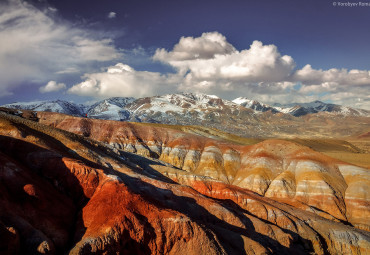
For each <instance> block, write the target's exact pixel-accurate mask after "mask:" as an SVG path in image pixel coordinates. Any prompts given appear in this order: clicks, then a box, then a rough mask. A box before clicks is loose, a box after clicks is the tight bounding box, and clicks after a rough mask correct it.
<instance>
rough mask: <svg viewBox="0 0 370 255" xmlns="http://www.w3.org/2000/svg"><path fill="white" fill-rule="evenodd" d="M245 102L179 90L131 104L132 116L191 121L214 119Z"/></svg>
mask: <svg viewBox="0 0 370 255" xmlns="http://www.w3.org/2000/svg"><path fill="white" fill-rule="evenodd" d="M240 108H242V107H241V106H239V105H237V104H235V103H233V102H231V101H228V100H224V99H221V98H219V97H217V96H213V95H205V94H195V93H179V94H168V95H163V96H155V97H145V98H140V99H137V100H136V101H134V102H133V103H132V104H129V105H127V109H128V110H129V111H130V112H131V120H133V121H147V122H165V123H177V122H178V121H180V119H181V120H182V121H181V122H182V123H183V122H184V123H185V122H186V121H189V123H192V122H194V120H195V119H199V120H206V119H212V118H215V117H217V116H220V115H222V114H225V113H230V114H232V113H233V112H234V111H238V110H240Z"/></svg>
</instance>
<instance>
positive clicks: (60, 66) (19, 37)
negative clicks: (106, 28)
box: [0, 0, 121, 96]
mask: <svg viewBox="0 0 370 255" xmlns="http://www.w3.org/2000/svg"><path fill="white" fill-rule="evenodd" d="M56 12H57V10H56V9H54V8H45V9H43V10H41V9H37V8H36V7H34V6H33V5H31V4H29V3H27V2H25V1H21V0H6V1H2V2H1V3H0V45H1V47H0V96H4V95H7V94H10V93H11V90H10V88H11V87H14V86H18V85H19V84H22V83H24V82H32V81H37V82H43V81H45V80H51V79H53V78H55V77H54V76H55V74H61V73H63V72H64V71H68V70H69V71H70V70H72V69H68V68H71V67H72V66H73V68H74V69H80V70H83V68H84V66H86V63H88V62H91V61H101V62H104V61H111V60H114V59H117V58H119V57H120V56H121V54H120V53H119V52H118V51H117V50H116V49H115V47H114V45H113V42H112V40H110V39H104V38H100V37H99V36H98V35H97V33H96V32H93V31H88V30H85V29H82V28H76V27H74V26H73V25H72V24H69V23H67V22H63V21H56V19H55V15H56Z"/></svg>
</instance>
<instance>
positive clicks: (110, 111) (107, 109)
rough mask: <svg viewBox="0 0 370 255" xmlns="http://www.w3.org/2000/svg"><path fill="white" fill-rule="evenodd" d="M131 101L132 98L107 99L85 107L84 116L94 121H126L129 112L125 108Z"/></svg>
mask: <svg viewBox="0 0 370 255" xmlns="http://www.w3.org/2000/svg"><path fill="white" fill-rule="evenodd" d="M133 101H135V98H133V97H112V98H108V99H105V100H102V101H99V102H97V103H95V104H93V105H91V106H89V107H87V109H86V114H87V116H88V117H90V118H95V119H109V120H127V119H129V117H130V112H129V111H128V110H126V109H125V107H126V105H127V104H130V103H132V102H133Z"/></svg>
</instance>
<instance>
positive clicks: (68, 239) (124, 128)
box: [0, 113, 370, 254]
mask: <svg viewBox="0 0 370 255" xmlns="http://www.w3.org/2000/svg"><path fill="white" fill-rule="evenodd" d="M39 118H40V122H41V123H46V122H47V121H49V123H47V124H48V125H50V126H46V125H43V124H40V123H35V122H32V121H28V120H25V119H22V118H20V117H15V116H9V115H6V114H3V113H0V160H1V164H0V183H1V185H0V209H1V210H0V233H1V236H2V238H1V240H0V248H1V251H6V252H8V253H10V252H20V253H22V254H36V253H41V254H54V253H68V252H69V253H70V254H90V253H99V254H102V253H105V254H112V253H119V254H183V253H184V251H186V253H188V254H272V253H276V254H310V253H314V254H328V253H329V254H337V253H342V254H366V253H368V252H369V249H370V235H369V232H367V231H363V230H359V229H356V228H354V227H351V226H349V225H348V224H343V222H347V221H345V220H341V221H340V220H339V216H338V219H337V217H335V216H333V215H332V214H330V212H325V211H324V210H322V211H320V209H319V208H317V209H314V208H313V207H312V206H309V205H308V204H306V203H304V202H301V201H300V200H298V199H296V198H293V199H291V197H290V194H293V193H292V192H293V191H294V192H295V193H297V189H298V187H299V183H300V182H299V181H298V182H297V180H308V179H307V178H306V177H305V176H306V175H305V171H306V170H305V169H306V167H307V165H305V164H303V163H302V164H303V165H301V166H298V167H297V165H299V164H298V163H297V164H296V163H289V164H287V163H286V162H285V161H284V160H283V161H281V159H280V158H284V157H285V156H286V157H287V158H289V157H288V156H289V155H290V154H289V153H291V154H292V155H293V154H294V153H297V151H298V152H301V153H300V154H299V153H298V154H297V155H296V156H295V157H293V156H292V159H291V161H292V162H296V161H297V162H301V161H302V162H306V161H308V160H309V155H308V154H309V152H310V151H307V149H306V148H303V147H302V146H297V145H291V144H290V143H283V144H281V142H280V141H271V142H265V143H262V144H259V145H258V146H252V147H242V146H235V145H232V144H225V143H221V142H219V141H213V140H210V139H205V138H201V137H198V136H192V135H190V136H189V135H188V134H185V133H182V132H178V131H175V130H163V129H160V128H151V127H145V126H136V125H132V124H129V123H119V122H105V121H97V120H94V121H91V120H88V119H79V118H71V117H67V116H62V115H48V118H46V115H40V116H39ZM44 118H46V119H44ZM63 118H64V119H63ZM51 126H56V127H59V128H64V129H66V130H71V131H73V132H75V133H78V134H80V135H76V134H73V133H69V132H67V131H63V130H61V129H56V128H54V127H51ZM99 130H100V131H99ZM84 136H88V137H84ZM149 137H152V138H153V139H148V138H149ZM91 138H93V139H96V140H99V141H96V140H93V139H91ZM107 144H108V145H107ZM288 145H289V146H288ZM120 148H121V149H126V151H123V150H121V149H120ZM200 149H201V150H200ZM283 149H284V150H283ZM128 151H134V152H136V153H138V154H142V155H146V156H148V157H143V156H140V155H138V154H132V153H130V152H128ZM266 151H269V153H267V152H266ZM310 153H311V152H310ZM203 154H205V155H203ZM247 156H249V157H251V160H254V161H255V162H257V163H259V164H260V165H259V166H258V168H259V169H262V170H263V171H262V172H263V174H261V176H267V177H268V176H271V181H267V179H266V182H267V183H268V182H270V183H268V187H267V189H266V188H262V189H261V191H263V190H264V193H263V192H262V193H263V194H264V195H265V196H263V195H262V194H258V193H256V192H254V191H252V190H250V189H248V188H245V187H244V186H243V187H242V185H240V186H239V187H238V186H235V185H232V184H231V183H234V182H235V183H236V182H238V181H239V179H238V178H239V177H238V176H242V175H241V174H240V175H238V173H239V171H240V169H242V168H243V166H245V164H246V163H248V162H249V163H250V162H251V161H248V160H247V158H246V157H247ZM319 156H320V155H319V154H318V155H317V156H315V157H316V161H315V162H318V163H317V164H318V165H320V166H321V165H323V168H322V169H324V170H325V171H332V172H330V173H331V174H333V173H335V174H338V175H339V174H342V173H341V172H344V171H345V168H343V166H348V165H345V164H343V163H341V168H340V169H339V167H338V169H337V168H335V167H334V165H335V164H337V163H336V162H332V161H330V160H329V159H327V158H326V157H323V156H322V157H323V158H320V157H319ZM261 158H264V160H262V161H261V160H260V159H261ZM159 159H161V160H159ZM237 159H239V161H238V160H237ZM164 160H167V161H171V164H169V163H165V162H164ZM310 160H311V159H310ZM225 162H228V163H227V164H225ZM260 162H262V163H260ZM272 164H275V165H276V166H281V167H280V168H276V169H272V170H271V169H270V170H269V168H268V167H271V166H275V165H272ZM279 164H280V165H279ZM293 164H295V165H294V167H293ZM338 164H339V163H338ZM173 165H176V167H174V166H173ZM293 168H294V169H295V172H293V170H292V169H293ZM238 169H239V170H238ZM288 169H290V170H291V172H292V174H288V173H286V171H288ZM296 169H299V170H296ZM320 169H321V168H320ZM322 169H321V170H322ZM324 170H322V172H324V173H325V171H324ZM337 170H338V172H336V171H337ZM251 172H252V174H254V175H255V176H258V171H257V168H256V169H253V171H251ZM262 172H261V173H262ZM248 176H249V175H248ZM276 176H280V180H288V179H289V180H290V183H287V184H286V185H285V186H284V185H283V186H284V187H286V192H285V193H284V192H280V191H278V190H276V188H275V192H277V193H279V194H283V195H279V196H280V197H278V196H276V197H278V198H275V196H273V198H268V197H266V193H267V192H270V193H271V194H274V192H273V191H269V189H270V187H271V185H272V182H273V181H274V180H275V179H277V177H276ZM341 176H342V177H343V174H342V175H341ZM272 178H273V179H272ZM333 178H334V177H333ZM335 178H336V177H335ZM347 178H348V176H347V177H343V182H344V183H346V185H348V186H350V185H349V181H347ZM258 180H259V179H258V178H257V177H255V178H254V181H253V182H252V183H253V184H254V185H257V183H259V182H258ZM325 181H326V182H327V183H329V184H330V185H333V187H332V188H333V190H338V192H342V190H341V189H342V188H343V190H344V191H345V195H346V192H347V190H348V188H347V189H346V187H342V186H341V185H342V184H341V183H339V184H338V183H335V182H334V181H333V180H331V179H330V176H329V174H328V177H327V179H325ZM282 182H283V181H282ZM355 182H357V181H356V180H355ZM293 183H295V186H294V185H293ZM297 183H298V185H297ZM275 186H276V185H275ZM256 187H257V186H256ZM308 187H310V186H309V185H308ZM302 189H303V188H302ZM325 192H326V189H324V188H323V194H324V195H326V193H325ZM353 192H354V193H356V192H355V191H353ZM360 193H361V192H360ZM284 194H288V195H287V196H286V195H284ZM329 194H330V193H329ZM324 195H323V196H324ZM295 196H296V195H295ZM287 197H288V198H290V203H288V202H284V203H283V202H281V201H279V199H286V200H288V199H287ZM336 198H337V199H339V197H338V196H337V197H336ZM355 198H356V199H358V198H360V197H355ZM310 199H311V198H309V201H310ZM320 199H321V198H320V197H319V198H316V197H315V199H313V201H314V202H316V201H318V200H320ZM333 199H334V198H333ZM301 200H302V199H301ZM322 201H323V203H324V202H325V201H324V200H322ZM338 201H339V200H338ZM340 206H342V205H341V204H340V205H338V206H337V207H336V208H340ZM344 206H346V204H344ZM353 207H356V205H355V204H353ZM315 210H316V211H315ZM336 210H337V211H339V212H340V209H336ZM337 211H336V214H338V215H342V214H341V213H339V212H337ZM319 212H320V213H319ZM354 212H355V211H354ZM333 214H334V213H333ZM356 215H357V212H355V213H353V215H352V216H354V217H355V218H356V217H357V216H356ZM323 216H325V217H323ZM352 216H351V217H352ZM356 219H358V218H356ZM361 223H363V221H361ZM3 236H4V238H3Z"/></svg>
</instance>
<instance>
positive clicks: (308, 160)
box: [40, 113, 370, 230]
mask: <svg viewBox="0 0 370 255" xmlns="http://www.w3.org/2000/svg"><path fill="white" fill-rule="evenodd" d="M40 120H41V122H42V123H45V124H48V125H53V126H54V125H56V127H58V128H61V129H64V130H68V131H71V132H74V133H78V134H84V132H85V133H86V130H85V124H82V122H81V119H78V118H73V117H68V116H60V115H58V116H55V114H49V113H40ZM86 121H88V123H89V125H88V127H89V130H88V132H87V133H88V134H89V135H88V136H89V137H91V138H93V139H95V140H98V141H102V142H105V143H107V144H110V145H111V146H113V147H115V148H116V149H122V150H125V151H128V152H131V153H136V154H139V155H143V156H148V157H152V158H159V159H160V160H162V161H164V162H167V163H169V164H171V165H173V166H175V167H177V168H180V169H183V170H186V171H188V172H191V173H194V174H197V175H202V176H208V177H211V178H214V179H217V180H220V181H222V182H224V183H228V184H233V185H237V186H239V187H241V188H248V189H250V190H252V191H254V192H256V193H258V194H260V195H265V196H268V197H273V198H279V199H283V200H289V203H298V204H299V205H301V204H305V205H308V206H311V209H310V210H312V208H317V209H318V210H319V212H326V213H327V214H328V215H331V216H332V217H334V218H336V219H340V220H344V221H347V220H348V221H349V222H351V224H353V225H358V226H359V227H362V228H365V229H368V230H370V224H368V222H370V210H366V209H364V208H366V205H367V204H368V203H369V202H370V200H368V199H367V198H366V197H367V194H369V193H370V190H369V189H368V187H370V172H369V170H367V169H365V168H360V167H356V166H352V165H350V164H348V163H345V162H341V161H339V160H335V159H333V158H329V157H327V156H325V155H323V154H320V153H318V152H315V151H313V150H310V149H309V148H307V147H304V146H300V145H297V144H295V143H290V142H286V141H281V140H266V141H264V142H262V143H258V144H255V145H252V146H240V145H232V144H228V143H224V142H220V141H215V140H212V139H209V138H203V137H199V136H195V135H190V134H186V133H182V132H179V131H175V130H168V129H163V128H152V127H150V126H142V125H135V124H133V123H122V122H112V121H96V120H86ZM83 123H85V120H84V122H83ZM102 130H107V131H106V132H104V131H102ZM351 172H352V176H351ZM310 178H313V179H312V180H311V179H310ZM356 203H359V204H362V205H363V206H365V207H362V206H354V204H356ZM299 205H297V206H298V207H299ZM367 224H368V225H367Z"/></svg>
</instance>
